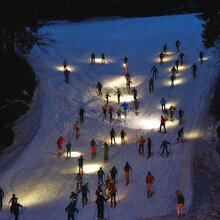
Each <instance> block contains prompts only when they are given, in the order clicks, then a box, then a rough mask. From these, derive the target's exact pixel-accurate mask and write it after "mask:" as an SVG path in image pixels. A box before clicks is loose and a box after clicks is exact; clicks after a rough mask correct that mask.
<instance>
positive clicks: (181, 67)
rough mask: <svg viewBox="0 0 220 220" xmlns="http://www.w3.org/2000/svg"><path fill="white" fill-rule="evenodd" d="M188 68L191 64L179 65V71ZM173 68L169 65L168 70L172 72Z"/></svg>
mask: <svg viewBox="0 0 220 220" xmlns="http://www.w3.org/2000/svg"><path fill="white" fill-rule="evenodd" d="M188 68H189V65H182V66H180V65H179V67H178V71H183V70H187V69H188ZM171 69H172V67H168V68H167V71H168V72H170V73H171ZM177 74H179V72H178V73H177Z"/></svg>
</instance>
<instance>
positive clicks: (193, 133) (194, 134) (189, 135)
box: [184, 130, 202, 139]
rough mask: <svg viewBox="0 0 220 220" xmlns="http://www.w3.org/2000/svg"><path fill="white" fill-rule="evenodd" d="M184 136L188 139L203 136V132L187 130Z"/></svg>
mask: <svg viewBox="0 0 220 220" xmlns="http://www.w3.org/2000/svg"><path fill="white" fill-rule="evenodd" d="M184 136H185V138H187V139H196V138H200V137H202V132H201V131H200V130H193V131H191V132H185V134H184Z"/></svg>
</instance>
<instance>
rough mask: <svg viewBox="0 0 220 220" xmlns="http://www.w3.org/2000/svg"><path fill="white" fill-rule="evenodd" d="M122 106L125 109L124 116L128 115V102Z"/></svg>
mask: <svg viewBox="0 0 220 220" xmlns="http://www.w3.org/2000/svg"><path fill="white" fill-rule="evenodd" d="M121 106H122V107H123V109H124V112H123V113H124V116H125V117H126V116H127V114H126V111H127V108H128V104H127V103H126V102H124V103H123V104H122V105H121Z"/></svg>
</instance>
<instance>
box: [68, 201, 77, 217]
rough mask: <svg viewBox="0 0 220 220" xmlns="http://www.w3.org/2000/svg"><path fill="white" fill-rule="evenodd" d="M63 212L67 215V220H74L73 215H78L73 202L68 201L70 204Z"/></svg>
mask: <svg viewBox="0 0 220 220" xmlns="http://www.w3.org/2000/svg"><path fill="white" fill-rule="evenodd" d="M65 211H66V212H67V213H68V217H67V220H70V219H72V220H74V219H75V218H74V213H75V212H77V213H79V210H78V209H77V208H76V207H75V205H74V203H73V201H70V204H69V205H68V206H67V207H66V209H65Z"/></svg>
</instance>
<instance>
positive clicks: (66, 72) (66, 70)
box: [63, 68, 70, 83]
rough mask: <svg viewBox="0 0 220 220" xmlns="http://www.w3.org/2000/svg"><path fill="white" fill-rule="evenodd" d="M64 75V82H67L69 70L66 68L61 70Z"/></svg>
mask: <svg viewBox="0 0 220 220" xmlns="http://www.w3.org/2000/svg"><path fill="white" fill-rule="evenodd" d="M63 74H64V76H65V81H66V83H69V74H70V71H69V70H68V69H67V68H66V69H65V70H64V72H63Z"/></svg>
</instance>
